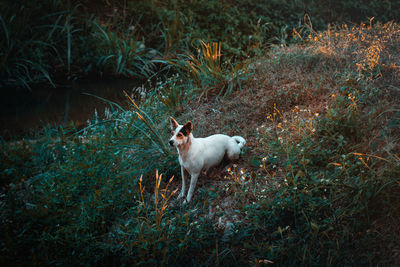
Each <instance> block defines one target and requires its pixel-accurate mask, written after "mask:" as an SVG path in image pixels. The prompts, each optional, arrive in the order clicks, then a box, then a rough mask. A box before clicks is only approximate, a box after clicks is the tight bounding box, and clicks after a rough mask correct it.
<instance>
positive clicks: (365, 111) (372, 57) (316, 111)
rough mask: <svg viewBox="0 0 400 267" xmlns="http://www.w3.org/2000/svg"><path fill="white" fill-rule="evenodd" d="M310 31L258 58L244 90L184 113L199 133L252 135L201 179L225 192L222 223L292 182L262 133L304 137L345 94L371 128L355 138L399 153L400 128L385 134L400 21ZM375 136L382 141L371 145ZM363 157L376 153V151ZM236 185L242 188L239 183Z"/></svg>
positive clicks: (364, 146) (220, 202)
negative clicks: (234, 157)
mask: <svg viewBox="0 0 400 267" xmlns="http://www.w3.org/2000/svg"><path fill="white" fill-rule="evenodd" d="M299 36H300V34H299ZM302 38H303V41H302V42H301V43H300V44H297V45H291V46H288V47H285V46H282V47H274V48H273V49H272V50H271V52H270V53H269V54H268V56H267V57H266V58H264V59H260V60H258V61H257V62H255V63H254V64H253V66H252V68H253V70H254V72H255V74H254V75H253V77H252V79H251V80H248V81H247V83H246V84H245V85H244V89H243V90H242V91H240V92H235V93H234V94H233V95H232V96H230V97H227V98H223V99H215V98H212V97H210V98H208V99H202V100H201V101H199V102H198V101H197V99H196V100H193V101H192V102H191V103H190V104H189V105H188V106H187V107H185V111H184V112H183V114H184V115H182V116H181V117H180V118H179V121H180V122H181V123H184V121H186V120H191V121H192V122H193V123H194V135H195V136H198V137H202V136H207V135H210V134H215V133H224V134H228V135H241V136H243V137H244V138H245V139H246V140H247V145H246V148H245V153H244V156H243V157H242V158H241V160H240V161H239V162H237V165H236V167H235V168H233V169H228V170H226V169H224V170H221V169H219V170H217V171H215V172H214V173H213V174H212V175H211V176H210V177H208V178H207V179H204V178H205V177H203V179H200V180H199V181H200V183H199V187H200V188H201V186H203V185H204V183H206V184H205V185H204V186H207V187H209V188H214V187H216V188H218V191H219V192H223V193H221V195H220V196H219V197H218V199H217V201H216V202H214V203H210V213H213V214H214V213H215V210H218V211H220V212H222V214H223V215H222V216H219V217H216V218H215V221H216V227H217V228H221V227H222V226H221V223H222V222H226V223H225V227H226V229H225V230H226V231H228V232H229V228H230V226H229V225H230V222H232V221H241V220H244V217H243V216H241V215H240V214H236V213H235V212H233V210H234V209H235V206H238V205H240V204H238V203H242V204H243V202H248V203H252V202H253V201H262V198H265V197H268V196H265V194H263V193H262V192H263V191H262V190H263V189H265V188H266V186H268V187H271V186H272V187H276V188H278V187H279V186H281V185H285V184H286V185H287V181H286V180H285V179H284V178H283V177H284V173H283V171H282V168H281V166H280V164H279V163H278V164H270V165H266V164H265V161H263V160H262V159H263V158H264V159H265V157H266V156H267V155H270V152H271V151H267V150H266V147H267V146H265V145H263V144H262V142H263V141H264V140H260V139H259V138H258V137H259V134H260V132H265V130H266V129H267V130H273V131H274V132H276V133H277V135H278V136H279V138H281V139H280V140H281V142H282V143H287V144H288V145H289V144H290V145H293V144H296V143H297V142H298V140H299V139H301V138H302V137H303V136H305V135H312V134H313V133H314V131H315V129H314V123H315V119H316V118H319V117H320V116H329V114H327V112H328V110H329V107H330V106H331V104H332V103H333V102H335V101H336V97H337V96H345V98H347V99H348V100H349V103H350V104H349V107H348V108H349V109H350V110H354V112H357V113H361V114H362V115H361V116H362V120H364V121H365V125H360V127H361V128H362V129H360V131H361V132H363V133H365V134H366V135H365V136H363V138H362V139H360V140H355V142H359V144H358V146H357V147H358V149H359V150H358V151H357V152H360V153H364V154H362V155H373V156H376V157H382V158H387V157H398V156H399V152H400V150H399V147H400V146H399V133H398V132H395V131H394V130H392V131H389V132H388V133H387V135H385V136H382V135H381V131H382V129H384V128H385V127H387V125H388V123H389V121H390V120H393V119H396V112H399V106H398V103H400V98H399V92H400V90H399V78H400V65H399V62H400V60H399V56H400V45H399V44H400V26H399V25H398V24H395V23H387V24H384V25H382V24H379V23H377V24H375V25H373V24H372V22H371V24H370V25H364V24H362V25H360V26H354V27H347V26H341V27H331V28H329V29H328V30H327V31H325V32H320V33H314V34H311V35H308V36H305V37H302ZM397 114H398V113H397ZM397 116H398V115H397ZM397 120H398V118H397ZM367 125H369V128H368V129H367V128H366V127H367ZM385 129H386V128H385ZM373 142H375V143H376V145H375V147H374V149H371V147H372V143H373ZM360 155H361V154H360ZM360 158H361V159H360V160H361V161H363V160H369V157H368V156H366V157H360ZM259 162H263V164H261V165H258V163H259ZM363 162H364V161H363ZM364 164H369V163H368V162H364ZM378 165H379V164H378ZM260 167H261V168H260ZM257 174H264V177H266V180H265V181H261V180H258V181H257V182H256V181H254V179H252V177H253V176H254V175H257ZM223 177H225V178H227V179H223ZM246 177H247V178H246ZM202 180H206V181H204V182H202ZM241 182H244V183H247V185H248V187H249V190H248V191H246V192H241V190H240V189H239V187H240V186H239V185H240V184H241ZM202 184H203V185H202ZM235 186H239V187H237V188H236V189H234V190H232V187H235ZM251 188H252V189H251ZM224 203H225V204H226V203H230V205H228V206H226V205H224ZM211 211H213V212H211ZM380 223H382V222H377V224H380ZM384 225H385V226H382V225H380V226H379V229H381V230H382V229H383V228H384V229H391V230H390V231H393V232H399V229H398V227H396V226H395V225H393V224H391V223H390V222H387V224H385V223H384ZM222 228H223V227H222ZM374 231H377V233H378V232H379V231H380V230H378V229H375V230H374ZM383 231H384V232H385V234H388V232H387V230H383ZM391 246H393V250H392V251H391V252H387V253H386V255H388V256H390V257H393V255H394V254H395V253H394V252H395V251H397V250H396V249H398V246H396V245H394V244H392V245H391ZM392 252H393V253H394V254H393V253H392ZM383 254H385V253H383ZM396 255H397V254H396Z"/></svg>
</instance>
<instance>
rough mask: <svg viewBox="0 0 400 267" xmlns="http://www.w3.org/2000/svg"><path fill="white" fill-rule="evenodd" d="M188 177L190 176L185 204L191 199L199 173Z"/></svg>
mask: <svg viewBox="0 0 400 267" xmlns="http://www.w3.org/2000/svg"><path fill="white" fill-rule="evenodd" d="M190 175H191V177H190V186H189V191H188V194H187V197H186V201H185V202H189V201H190V200H191V199H192V196H193V191H194V188H195V187H196V183H197V178H199V175H200V173H191V174H190Z"/></svg>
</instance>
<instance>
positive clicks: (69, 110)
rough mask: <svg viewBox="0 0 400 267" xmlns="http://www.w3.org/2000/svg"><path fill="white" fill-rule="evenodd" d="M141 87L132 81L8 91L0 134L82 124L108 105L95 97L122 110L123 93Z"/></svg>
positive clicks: (124, 103)
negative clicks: (113, 103) (110, 102)
mask: <svg viewBox="0 0 400 267" xmlns="http://www.w3.org/2000/svg"><path fill="white" fill-rule="evenodd" d="M139 86H140V82H138V81H132V80H129V81H128V80H122V81H101V82H95V83H93V82H91V83H89V82H87V83H78V84H74V85H72V86H70V87H68V88H67V87H64V88H42V89H34V90H32V91H31V92H29V91H26V92H23V93H21V92H18V93H16V92H8V93H7V94H5V95H3V96H4V97H2V99H1V101H0V104H1V107H0V133H1V135H2V136H3V137H15V136H20V135H24V134H27V133H29V131H32V130H38V129H40V128H41V127H43V126H44V125H48V124H51V125H53V126H54V125H70V124H71V122H74V123H75V124H78V125H83V124H85V123H86V121H87V120H88V119H89V118H92V117H93V115H94V111H95V109H96V110H97V112H98V114H99V115H100V114H101V115H103V114H104V110H105V108H106V107H109V106H110V105H109V103H107V102H105V101H103V100H100V99H98V98H96V97H94V96H90V95H86V94H85V93H88V94H92V95H96V96H99V97H102V98H105V99H108V100H110V101H113V102H115V103H118V104H119V105H121V106H123V107H127V106H128V105H127V104H128V102H127V98H126V96H125V95H124V94H123V90H125V91H127V92H128V93H131V92H133V91H134V90H135V88H137V87H139Z"/></svg>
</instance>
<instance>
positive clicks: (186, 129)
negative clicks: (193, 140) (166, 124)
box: [179, 121, 193, 136]
mask: <svg viewBox="0 0 400 267" xmlns="http://www.w3.org/2000/svg"><path fill="white" fill-rule="evenodd" d="M192 131H193V124H192V122H191V121H188V122H187V123H186V124H185V125H183V127H182V129H181V130H180V131H179V132H180V133H182V134H183V135H184V136H188V135H190V133H191V132H192Z"/></svg>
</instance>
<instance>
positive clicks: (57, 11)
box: [0, 0, 400, 88]
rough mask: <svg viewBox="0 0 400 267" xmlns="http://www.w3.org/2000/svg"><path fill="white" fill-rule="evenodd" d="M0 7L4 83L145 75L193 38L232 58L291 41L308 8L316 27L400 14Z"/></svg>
mask: <svg viewBox="0 0 400 267" xmlns="http://www.w3.org/2000/svg"><path fill="white" fill-rule="evenodd" d="M0 8H1V13H0V24H1V27H0V36H1V38H0V39H1V42H0V51H1V52H0V59H1V61H0V87H2V88H3V87H11V88H13V87H17V88H20V87H25V88H31V87H32V86H34V85H37V84H41V83H47V84H49V85H51V86H55V84H58V83H65V80H75V79H79V78H80V79H83V78H88V77H93V76H94V77H104V76H106V77H136V78H137V77H141V78H148V77H149V76H150V75H152V74H153V73H154V72H155V71H159V70H162V69H163V68H164V67H165V63H166V61H168V60H169V59H171V58H175V57H176V56H177V55H179V54H193V52H195V50H196V49H197V47H198V46H197V44H194V42H195V40H202V41H204V42H205V43H207V44H211V43H212V42H217V43H218V45H219V46H220V48H222V51H224V52H223V54H222V56H223V62H225V61H226V62H230V63H232V64H233V63H234V62H236V60H237V59H243V58H246V57H251V56H254V55H261V54H262V53H263V51H265V48H266V47H268V46H269V45H270V44H271V43H273V42H275V43H277V42H280V43H285V42H287V41H288V36H290V32H291V30H292V29H293V27H299V26H301V25H299V22H302V21H304V19H303V18H304V15H305V14H308V18H311V19H310V22H311V21H312V25H313V27H314V29H325V28H326V26H327V24H328V23H330V22H350V21H351V22H359V21H361V20H365V19H366V18H370V17H375V18H376V19H377V20H379V21H382V22H385V21H389V20H392V19H395V18H398V17H400V14H399V12H400V11H399V10H400V9H399V3H398V2H397V1H393V2H391V1H368V2H366V3H361V2H352V1H347V0H336V1H297V0H296V1H294V0H288V1H278V0H274V1H268V2H265V1H252V0H246V1H235V0H230V1H217V0H213V1H193V0H189V1H188V0H185V1H182V0H169V1H147V0H146V1H122V0H120V1H119V0H116V1H108V0H107V1H105V0H104V1H90V0H75V1H59V0H46V1H26V0H24V1H19V2H18V3H17V2H15V1H9V0H3V1H2V2H1V3H0ZM300 24H301V23H300ZM195 43H196V42H195Z"/></svg>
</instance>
